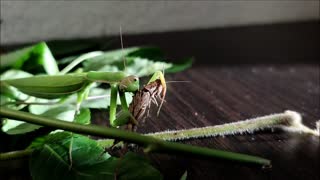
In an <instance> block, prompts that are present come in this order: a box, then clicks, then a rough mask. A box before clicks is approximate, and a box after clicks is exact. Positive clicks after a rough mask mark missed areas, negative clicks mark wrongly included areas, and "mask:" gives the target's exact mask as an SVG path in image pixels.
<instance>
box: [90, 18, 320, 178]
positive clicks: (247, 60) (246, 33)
mask: <svg viewBox="0 0 320 180" xmlns="http://www.w3.org/2000/svg"><path fill="white" fill-rule="evenodd" d="M319 30H320V28H319V22H301V23H288V24H278V25H269V26H254V27H239V28H221V29H213V30H210V29H208V30H197V31H190V32H173V33H160V34H149V35H132V36H124V40H125V46H131V45H141V44H146V43H147V44H153V45H157V46H160V47H161V48H162V49H164V51H165V52H167V55H168V57H171V58H173V59H179V58H183V57H190V56H194V57H195V64H194V66H193V67H192V68H191V69H188V70H187V71H184V72H180V73H176V74H167V75H166V79H167V80H187V81H191V82H190V83H170V84H168V92H167V97H166V103H165V104H164V106H163V108H162V111H161V113H160V116H159V117H158V118H156V117H155V116H153V117H152V118H148V119H147V121H146V123H145V124H144V125H142V126H140V127H139V129H138V131H139V132H142V133H148V132H156V131H163V130H168V129H170V130H173V129H187V128H194V127H204V126H208V125H217V124H223V123H227V122H235V121H238V120H243V119H247V118H253V117H258V116H262V115H268V114H272V113H281V112H284V111H285V110H294V111H297V112H300V113H301V114H302V117H303V122H304V123H305V124H306V125H307V126H309V127H312V128H315V122H316V120H319V119H320V100H319V99H320V66H319V62H318V60H319V59H320V56H319V47H320V45H319V42H318V40H316V39H320V38H319V34H318V33H317V32H320V31H319ZM94 112H95V114H94V116H93V117H94V118H97V119H101V118H104V117H105V116H106V115H105V114H104V112H102V111H99V110H95V111H94ZM184 143H187V144H193V145H198V146H205V147H209V148H217V149H222V150H229V151H234V152H240V153H248V154H252V155H258V156H262V157H264V158H267V159H270V160H271V161H272V168H271V169H263V168H261V167H259V166H252V165H247V164H239V163H234V162H228V161H222V160H208V159H198V158H192V157H185V156H179V155H176V156H175V155H173V156H172V155H171V156H168V155H158V154H155V155H151V156H150V158H151V159H153V160H154V161H153V162H154V164H155V166H157V167H158V168H159V169H160V170H161V171H162V173H163V174H164V176H165V179H179V178H180V176H181V175H182V174H183V172H184V171H185V170H187V172H188V179H235V178H246V179H308V180H309V179H310V180H311V179H314V180H318V179H320V175H319V169H320V165H319V159H320V140H319V137H314V136H309V135H302V134H293V133H286V132H281V131H270V130H265V131H261V132H258V133H255V134H244V135H237V136H226V137H215V138H205V139H196V140H189V141H184Z"/></svg>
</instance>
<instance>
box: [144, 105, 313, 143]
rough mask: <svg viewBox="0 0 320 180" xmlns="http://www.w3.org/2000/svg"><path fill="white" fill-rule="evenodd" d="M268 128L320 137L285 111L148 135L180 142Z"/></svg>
mask: <svg viewBox="0 0 320 180" xmlns="http://www.w3.org/2000/svg"><path fill="white" fill-rule="evenodd" d="M266 128H280V129H283V130H285V131H290V132H298V133H305V134H312V135H316V136H319V131H318V130H312V129H310V128H308V127H306V126H305V125H303V124H302V121H301V115H300V114H299V113H297V112H294V111H285V112H284V113H279V114H272V115H268V116H262V117H257V118H253V119H247V120H243V121H238V122H234V123H226V124H222V125H215V126H206V127H203V128H192V129H183V130H172V131H163V132H156V133H149V134H146V135H147V136H152V137H154V138H159V139H162V140H167V141H178V140H187V139H194V138H205V137H214V136H225V135H235V134H242V133H253V132H256V131H258V130H262V129H266Z"/></svg>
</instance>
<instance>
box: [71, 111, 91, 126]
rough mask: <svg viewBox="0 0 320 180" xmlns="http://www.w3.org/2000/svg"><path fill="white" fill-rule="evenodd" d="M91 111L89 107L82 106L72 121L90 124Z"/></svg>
mask: <svg viewBox="0 0 320 180" xmlns="http://www.w3.org/2000/svg"><path fill="white" fill-rule="evenodd" d="M90 119H91V113H90V109H88V108H82V109H80V113H79V114H77V115H76V117H75V118H74V120H73V122H76V123H80V124H90Z"/></svg>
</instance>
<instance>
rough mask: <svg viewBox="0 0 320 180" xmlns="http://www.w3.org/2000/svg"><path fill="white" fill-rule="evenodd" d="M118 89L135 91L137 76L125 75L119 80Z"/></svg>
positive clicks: (137, 85) (137, 88)
mask: <svg viewBox="0 0 320 180" xmlns="http://www.w3.org/2000/svg"><path fill="white" fill-rule="evenodd" d="M119 90H120V91H123V92H136V91H138V90H139V77H138V76H134V75H131V76H127V77H125V78H124V79H122V80H121V82H120V84H119Z"/></svg>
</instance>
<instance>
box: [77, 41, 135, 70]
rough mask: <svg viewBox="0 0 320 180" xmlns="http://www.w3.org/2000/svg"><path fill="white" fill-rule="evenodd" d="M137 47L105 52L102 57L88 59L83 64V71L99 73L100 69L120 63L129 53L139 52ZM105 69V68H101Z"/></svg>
mask: <svg viewBox="0 0 320 180" xmlns="http://www.w3.org/2000/svg"><path fill="white" fill-rule="evenodd" d="M139 49H140V48H139V47H131V48H125V49H123V50H122V49H118V50H113V51H106V52H105V53H104V54H103V55H101V56H97V57H94V58H90V59H88V60H86V61H85V62H83V66H84V71H100V69H101V67H104V66H106V65H110V64H113V63H118V62H122V63H123V60H124V58H125V57H127V56H128V55H129V54H130V53H133V52H135V51H137V50H139ZM103 69H105V68H103Z"/></svg>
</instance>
